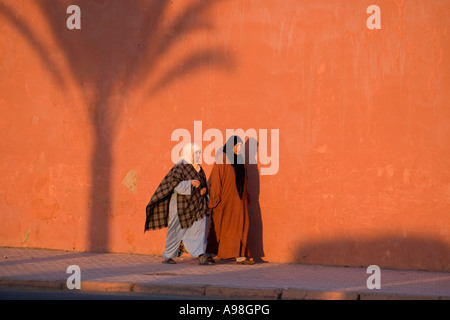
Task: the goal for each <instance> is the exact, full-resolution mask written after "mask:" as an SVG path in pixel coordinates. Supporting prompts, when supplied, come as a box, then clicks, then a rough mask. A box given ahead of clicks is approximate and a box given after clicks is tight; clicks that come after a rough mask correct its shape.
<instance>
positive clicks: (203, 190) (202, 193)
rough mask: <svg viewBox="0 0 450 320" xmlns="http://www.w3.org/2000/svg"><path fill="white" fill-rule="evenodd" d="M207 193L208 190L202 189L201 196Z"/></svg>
mask: <svg viewBox="0 0 450 320" xmlns="http://www.w3.org/2000/svg"><path fill="white" fill-rule="evenodd" d="M205 193H206V188H202V190H200V195H201V196H203V195H205Z"/></svg>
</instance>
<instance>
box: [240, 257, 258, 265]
mask: <svg viewBox="0 0 450 320" xmlns="http://www.w3.org/2000/svg"><path fill="white" fill-rule="evenodd" d="M236 263H237V264H245V265H253V264H255V261H254V260H250V259H248V258H245V259H244V260H241V261H236Z"/></svg>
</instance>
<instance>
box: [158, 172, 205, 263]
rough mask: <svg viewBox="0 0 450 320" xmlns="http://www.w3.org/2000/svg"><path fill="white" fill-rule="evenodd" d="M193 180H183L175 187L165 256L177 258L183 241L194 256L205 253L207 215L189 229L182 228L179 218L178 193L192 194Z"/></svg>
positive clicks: (170, 207)
mask: <svg viewBox="0 0 450 320" xmlns="http://www.w3.org/2000/svg"><path fill="white" fill-rule="evenodd" d="M191 188H193V187H192V184H191V180H186V181H181V182H180V183H179V184H178V186H176V187H175V190H174V193H173V194H172V196H171V198H170V202H169V228H168V230H167V235H166V246H165V249H164V253H163V256H164V258H175V257H177V256H178V249H179V248H180V244H181V241H183V244H184V247H185V249H186V251H187V252H188V253H189V254H190V255H191V256H193V257H198V256H199V255H201V254H204V253H205V247H206V222H207V220H206V219H207V218H206V216H205V217H203V218H202V219H200V220H197V221H195V222H194V224H193V225H192V226H191V227H190V228H188V229H181V226H180V220H179V219H178V210H177V194H181V195H191Z"/></svg>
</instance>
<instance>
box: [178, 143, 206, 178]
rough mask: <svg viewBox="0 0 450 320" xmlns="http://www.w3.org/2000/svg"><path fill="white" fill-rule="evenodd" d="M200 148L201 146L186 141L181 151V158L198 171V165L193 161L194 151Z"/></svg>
mask: <svg viewBox="0 0 450 320" xmlns="http://www.w3.org/2000/svg"><path fill="white" fill-rule="evenodd" d="M201 150H202V148H200V147H199V146H198V145H197V144H195V143H188V144H186V145H185V146H184V148H183V151H182V152H181V159H183V160H184V161H186V162H187V163H190V164H192V165H193V166H194V168H195V169H196V170H197V171H199V170H200V165H199V164H198V163H194V153H195V152H197V151H201Z"/></svg>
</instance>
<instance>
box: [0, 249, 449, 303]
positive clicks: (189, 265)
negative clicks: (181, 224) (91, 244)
mask: <svg viewBox="0 0 450 320" xmlns="http://www.w3.org/2000/svg"><path fill="white" fill-rule="evenodd" d="M161 260H162V257H161V256H150V255H135V254H113V253H86V252H81V253H80V252H68V251H57V250H46V249H23V248H0V290H1V289H7V288H17V289H54V290H69V289H68V288H67V285H66V281H67V278H68V277H69V276H71V273H69V274H68V273H67V267H68V266H70V265H77V266H79V267H80V270H81V290H84V291H121V292H147V293H152V294H161V295H165V294H168V295H186V296H196V298H198V297H202V296H203V297H205V298H207V297H209V298H211V297H212V298H224V299H255V300H262V299H271V300H277V299H283V300H289V299H296V300H300V299H320V300H323V299H342V300H365V299H445V300H449V299H450V273H445V272H427V271H405V270H387V269H382V270H381V289H373V290H370V289H368V288H367V287H366V281H367V279H368V277H369V276H370V274H367V273H366V268H349V267H333V266H319V265H304V264H280V263H257V264H255V265H237V264H233V263H229V262H225V261H222V260H219V261H217V262H216V264H215V265H213V266H200V265H198V261H197V260H195V259H193V258H191V257H190V256H186V255H184V256H183V257H181V258H178V260H177V262H178V263H177V264H176V265H165V264H162V263H161Z"/></svg>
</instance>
